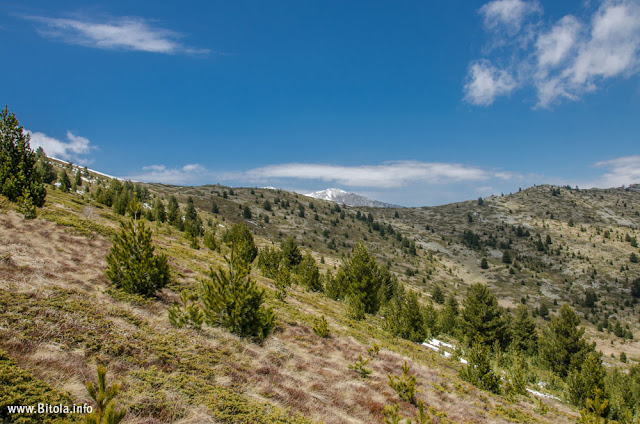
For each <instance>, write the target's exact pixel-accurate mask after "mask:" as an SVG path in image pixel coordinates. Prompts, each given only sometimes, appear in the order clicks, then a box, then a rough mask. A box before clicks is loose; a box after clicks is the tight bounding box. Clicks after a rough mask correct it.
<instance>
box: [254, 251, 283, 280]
mask: <svg viewBox="0 0 640 424" xmlns="http://www.w3.org/2000/svg"><path fill="white" fill-rule="evenodd" d="M281 262H282V266H284V267H285V268H288V267H287V264H286V262H283V257H282V252H281V251H280V250H278V249H276V248H271V247H269V246H265V247H264V248H262V249H261V250H260V254H259V255H258V268H260V271H262V275H264V276H265V277H267V278H271V279H274V278H276V276H277V275H278V271H279V268H280V266H281Z"/></svg>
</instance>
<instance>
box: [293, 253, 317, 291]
mask: <svg viewBox="0 0 640 424" xmlns="http://www.w3.org/2000/svg"><path fill="white" fill-rule="evenodd" d="M296 270H297V273H298V277H299V281H300V284H302V285H303V286H305V287H306V288H307V290H310V291H314V292H321V291H323V288H322V281H320V271H319V270H318V265H316V260H315V259H313V256H311V254H310V253H307V254H305V255H304V257H303V258H302V261H301V262H300V263H299V264H298V266H297V268H296Z"/></svg>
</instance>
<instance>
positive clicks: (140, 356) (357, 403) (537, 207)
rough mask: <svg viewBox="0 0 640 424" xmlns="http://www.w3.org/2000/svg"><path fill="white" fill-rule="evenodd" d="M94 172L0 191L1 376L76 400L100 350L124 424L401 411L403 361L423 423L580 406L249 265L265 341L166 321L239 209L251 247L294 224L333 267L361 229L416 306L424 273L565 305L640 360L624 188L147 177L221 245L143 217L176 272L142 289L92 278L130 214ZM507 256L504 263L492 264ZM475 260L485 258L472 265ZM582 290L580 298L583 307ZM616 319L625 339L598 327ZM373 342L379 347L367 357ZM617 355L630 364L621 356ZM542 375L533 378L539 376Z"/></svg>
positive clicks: (633, 207)
mask: <svg viewBox="0 0 640 424" xmlns="http://www.w3.org/2000/svg"><path fill="white" fill-rule="evenodd" d="M56 166H57V167H58V168H57V169H61V168H62V166H63V164H60V163H57V164H56ZM74 174H75V169H74V170H69V175H70V177H73V175H74ZM109 183H110V181H109V179H108V178H105V177H101V176H99V175H97V174H90V175H88V176H87V177H86V178H85V180H84V182H83V185H82V186H81V187H78V191H77V192H75V193H63V192H61V191H60V190H58V189H56V188H55V187H54V186H48V189H47V191H48V194H47V201H46V204H45V206H44V207H43V208H42V209H41V210H39V211H38V218H36V219H34V220H25V219H24V218H23V217H22V216H21V215H19V214H18V213H16V211H15V208H14V205H12V204H10V203H9V202H7V201H4V202H2V203H1V208H2V213H1V214H0V240H2V243H0V350H2V351H3V352H6V354H5V353H2V354H0V355H4V356H0V357H1V358H5V357H6V358H7V359H8V358H10V361H11V362H10V367H11V368H12V369H15V370H16V371H14V372H20V373H26V374H28V375H29V376H32V377H31V378H33V379H35V380H34V381H37V382H38V383H37V384H46V385H48V386H49V387H51V388H53V389H54V390H55V391H56V392H58V393H60V396H68V397H69V398H71V399H73V400H74V402H75V403H83V402H88V401H89V396H88V393H87V391H86V389H85V387H84V382H85V381H87V380H93V379H95V365H96V364H97V363H100V364H105V365H107V367H108V369H109V376H110V377H109V379H110V380H111V379H114V380H119V381H121V382H122V394H121V395H120V397H119V402H120V404H122V405H124V406H126V407H127V408H128V410H129V413H128V415H127V417H126V418H125V422H128V423H156V422H157V423H160V422H180V423H206V422H211V423H218V422H224V423H227V422H228V423H244V422H266V423H270V422H300V423H304V422H325V423H344V422H347V423H348V422H352V423H357V422H362V423H370V422H383V419H384V417H383V411H384V409H385V406H387V405H399V411H400V413H401V414H402V415H404V416H407V417H414V416H415V414H416V413H417V408H416V406H415V405H414V404H411V403H408V402H405V401H401V400H400V399H399V397H398V395H397V394H396V392H394V390H393V389H392V388H391V387H390V386H389V384H388V377H387V375H388V374H391V375H399V374H401V372H402V370H401V367H402V365H403V363H404V362H405V361H406V362H407V363H408V364H410V369H411V373H412V374H413V375H415V376H416V379H417V388H418V391H417V395H416V397H417V399H418V400H420V401H422V402H423V403H424V405H426V408H427V410H428V411H429V413H430V415H431V416H432V418H433V422H443V423H444V422H556V423H563V422H573V421H575V419H576V417H577V416H578V409H577V408H575V407H573V406H570V405H568V404H567V403H565V402H564V401H563V400H560V399H563V393H562V391H563V386H562V384H560V383H557V382H554V380H553V378H552V377H550V376H549V375H548V374H546V373H545V372H544V371H542V370H539V369H538V368H535V367H534V368H533V369H532V372H531V373H530V375H529V378H528V381H527V384H528V386H529V388H531V389H535V390H537V391H542V392H545V393H547V394H549V395H552V396H556V397H558V398H560V399H554V398H552V397H542V396H538V395H534V394H529V395H527V396H499V395H494V394H491V393H489V392H486V391H483V390H480V389H478V388H476V387H474V386H472V385H470V384H468V383H466V382H464V381H462V380H461V379H460V378H459V377H458V372H459V370H460V369H461V368H462V367H463V365H462V364H461V363H460V361H459V360H458V358H457V354H456V352H453V353H454V355H453V356H450V357H448V358H447V357H445V356H443V355H441V354H439V353H436V352H434V351H433V350H431V349H428V348H426V347H424V346H421V345H419V344H416V343H413V342H410V341H407V340H403V339H400V338H396V337H393V336H392V335H391V334H389V333H388V332H387V331H386V330H385V329H384V328H385V323H384V318H383V317H381V316H379V315H367V317H366V319H364V320H361V321H355V320H352V319H350V318H348V314H347V305H346V304H345V303H343V302H339V301H334V300H331V299H329V298H328V297H326V296H324V295H323V294H321V293H315V292H309V291H307V290H305V289H304V288H303V287H301V286H298V285H293V286H292V287H291V288H290V290H289V293H288V295H287V297H286V299H285V300H284V301H283V300H278V299H277V298H276V296H275V287H274V284H273V281H272V280H271V279H268V278H265V277H264V276H263V275H262V273H261V272H260V271H259V270H258V269H257V268H256V267H255V266H254V269H253V270H252V276H253V277H254V278H255V279H256V280H257V282H258V284H259V285H260V286H262V287H264V288H266V289H267V303H268V305H269V306H271V307H272V308H273V309H274V311H275V313H276V316H277V318H278V325H277V328H276V330H275V331H274V333H273V334H271V335H270V336H269V337H268V338H267V339H266V340H265V341H264V342H262V343H261V344H256V343H252V342H250V341H249V340H247V339H242V338H239V337H237V336H234V335H232V334H230V333H229V332H227V331H225V330H224V329H222V328H217V327H211V326H204V327H203V328H202V329H201V330H196V329H188V328H175V327H173V326H172V325H171V324H170V323H169V320H168V317H167V316H168V312H167V311H168V308H169V307H170V306H171V305H172V304H173V303H174V302H176V301H177V300H178V298H179V293H181V292H182V291H187V293H191V294H195V293H197V292H198V290H199V287H200V281H201V280H202V279H204V278H206V276H207V273H208V270H209V269H210V267H214V268H215V267H218V266H224V256H225V255H228V248H227V247H226V246H225V245H224V244H223V243H222V242H221V240H222V235H223V233H224V231H225V230H226V229H228V228H229V227H230V226H231V225H233V224H234V223H238V222H245V223H246V224H247V225H248V226H249V228H250V229H251V231H252V232H253V233H254V236H255V238H256V242H257V244H258V246H260V247H263V246H278V245H279V244H280V243H281V242H282V241H283V240H285V239H286V238H287V237H288V236H293V237H295V239H296V241H297V243H298V245H299V246H300V248H301V249H302V250H303V251H305V250H306V251H309V252H311V254H312V255H313V257H314V258H315V259H316V261H317V263H318V265H319V266H320V268H321V272H322V274H324V273H326V272H331V273H335V272H336V269H337V268H338V267H339V266H340V264H341V262H342V261H343V260H344V259H345V258H347V257H348V255H349V252H350V251H351V249H352V248H353V246H354V245H355V244H356V243H357V242H358V241H363V242H364V244H365V245H366V246H367V248H368V249H369V251H370V252H371V253H372V254H373V255H374V256H375V257H376V259H377V260H378V262H379V263H381V264H386V265H388V266H389V268H390V270H391V272H392V273H393V274H394V275H396V276H397V277H398V278H399V280H400V281H401V282H402V283H403V284H405V285H406V287H408V288H409V289H410V290H412V291H415V292H416V293H418V294H419V299H420V302H422V303H423V304H424V305H427V304H431V296H432V293H433V292H434V288H435V287H436V286H437V287H440V288H441V290H442V291H443V292H444V293H445V294H453V295H455V296H456V297H457V298H458V299H459V301H460V302H462V300H463V298H464V295H465V293H466V288H467V287H468V286H469V285H470V284H472V283H475V282H482V283H485V284H487V285H488V286H489V287H490V288H491V290H492V291H493V292H494V293H496V294H497V295H498V298H499V300H500V304H501V305H502V306H504V307H507V308H511V309H512V308H513V307H515V306H516V305H518V304H520V303H525V304H526V305H527V306H528V307H529V308H530V309H531V311H534V310H536V311H537V312H538V317H537V321H538V324H539V326H543V325H545V324H546V322H547V321H546V316H545V313H544V312H542V313H541V312H540V309H543V310H544V309H545V308H542V306H543V304H544V306H545V307H546V308H548V309H549V310H550V313H551V314H552V315H553V314H554V313H555V311H556V310H557V308H558V307H559V305H561V304H562V303H565V302H569V303H571V304H572V305H573V306H574V308H575V309H576V310H577V311H578V312H579V313H580V314H581V316H582V317H583V318H584V319H583V320H582V325H583V326H585V327H586V328H587V334H588V336H589V337H590V338H591V339H593V340H595V341H596V342H597V343H598V349H599V350H601V351H602V352H603V353H604V360H605V361H606V362H607V363H608V364H609V365H611V366H615V367H621V368H627V367H630V366H632V365H633V364H634V363H637V362H638V361H640V345H639V344H638V341H637V340H638V338H640V331H638V328H639V320H638V318H639V317H640V314H639V308H640V307H639V306H638V302H637V300H634V299H633V298H632V296H631V295H630V286H631V282H632V281H633V280H634V279H635V278H637V277H638V276H639V275H640V264H638V263H633V262H630V260H629V259H630V255H631V253H636V254H638V253H639V251H638V248H637V245H636V246H635V247H634V246H633V242H632V240H637V238H638V228H639V227H640V216H638V211H640V193H639V192H638V191H634V190H623V189H612V190H570V189H567V188H556V187H549V186H539V187H533V188H530V189H527V190H523V191H521V192H519V193H516V194H513V195H509V196H504V197H491V198H487V199H484V202H480V203H483V204H482V205H480V204H479V202H478V201H475V200H474V201H469V202H462V203H458V204H451V205H446V206H441V207H434V208H402V209H372V208H347V207H344V206H343V205H335V204H333V203H331V202H326V201H319V200H315V199H310V198H306V197H304V196H302V195H298V194H295V193H289V192H285V191H279V190H270V189H257V188H254V189H252V188H233V189H230V188H228V187H222V186H202V187H177V186H166V185H159V184H144V185H140V188H142V189H146V190H145V193H144V195H145V196H147V195H148V198H147V199H141V200H144V201H146V203H147V204H148V205H149V206H151V205H152V204H153V202H154V200H155V199H162V200H163V202H164V203H165V204H166V203H167V200H168V198H169V196H171V195H174V196H176V198H177V200H178V202H179V203H180V205H181V206H182V207H183V208H184V206H185V204H186V201H187V198H188V197H191V198H192V199H193V201H194V205H195V206H196V209H197V212H198V214H199V216H200V217H201V219H202V221H203V223H204V225H205V226H206V227H207V228H210V229H214V228H215V229H216V239H217V240H218V244H219V245H220V246H221V247H220V248H219V249H218V250H211V249H207V248H206V247H204V246H203V243H202V241H198V245H199V249H195V248H193V246H192V241H190V240H188V239H187V237H185V235H184V233H183V232H182V231H179V230H177V229H176V228H174V227H172V226H171V225H169V224H168V223H159V222H151V223H150V226H151V228H152V231H153V240H154V243H155V244H156V246H157V247H156V249H157V251H159V252H162V253H165V254H166V255H167V256H168V258H169V263H170V266H171V268H172V271H173V274H174V279H173V282H172V283H171V284H170V285H169V286H168V287H166V288H164V289H163V290H162V291H161V292H160V293H159V294H158V295H157V297H153V298H149V299H147V298H143V297H140V296H136V295H130V294H126V293H123V292H121V291H119V290H117V289H115V288H113V287H112V286H111V285H110V282H109V281H108V280H107V278H106V277H105V270H106V262H105V256H106V254H107V252H108V251H109V248H110V246H111V240H112V236H113V235H114V234H115V233H116V232H117V231H118V228H119V222H120V221H122V220H125V219H128V218H126V217H125V216H121V215H119V214H117V213H115V212H114V208H113V207H108V206H106V205H104V204H102V203H100V202H98V201H96V197H97V196H96V191H97V189H98V187H99V186H102V188H103V189H106V188H107V187H108V185H109ZM267 201H268V205H267V204H266V202H267ZM214 202H215V204H216V207H217V212H216V213H214V212H213V211H212V209H213V204H214ZM247 210H248V211H249V212H250V215H251V217H250V218H249V217H248V215H249V214H248V213H247ZM381 228H382V229H383V230H382V231H381V230H380V229H381ZM518 228H520V229H518ZM465 231H466V232H467V233H466V236H465ZM469 232H471V233H472V234H473V235H472V236H471V235H469V234H470V233H469ZM527 234H528V235H527ZM547 236H549V237H550V239H551V243H550V244H548V243H547ZM627 236H628V237H627ZM539 239H540V240H542V248H540V243H538V240H539ZM505 251H507V252H509V254H510V256H511V258H512V261H511V263H510V264H506V263H504V262H503V254H504V252H505ZM483 258H486V260H487V263H488V269H482V268H481V266H480V264H481V260H482V259H483ZM588 291H593V293H594V294H595V300H593V299H592V298H590V299H589V301H587V302H585V300H586V299H585V297H586V294H587V292H588ZM435 308H436V309H440V308H441V306H440V305H438V304H436V305H435ZM540 314H542V316H540ZM321 316H325V317H326V318H327V320H328V323H329V328H330V337H329V338H326V339H325V338H321V337H319V336H317V335H316V334H314V332H313V331H312V327H313V325H314V324H315V323H316V322H317V320H318V319H319V318H320V317H321ZM618 322H619V323H620V325H621V327H622V328H623V330H624V333H625V334H624V335H623V336H622V337H620V336H617V335H616V334H615V331H613V330H614V329H615V323H618ZM605 323H606V326H603V324H605ZM598 328H600V329H601V330H602V331H599V330H598ZM608 329H610V330H611V332H609V331H608ZM630 335H631V336H633V340H631V339H630V337H629V336H630ZM441 338H442V337H441ZM444 338H445V339H446V340H448V341H450V342H453V343H454V344H455V345H457V346H458V345H460V343H459V341H457V340H455V339H452V338H447V337H444ZM374 345H378V346H380V350H379V353H378V354H375V353H373V349H371V348H372V347H373V346H374ZM621 352H625V354H626V356H627V358H628V362H627V363H622V362H621V361H620V360H619V356H620V353H621ZM457 353H458V354H459V353H460V352H457ZM612 355H614V356H615V358H614V357H612ZM360 356H361V357H363V358H368V359H369V363H368V365H367V366H366V367H367V368H369V369H371V375H370V376H369V377H368V378H362V377H360V375H358V374H357V373H356V372H354V371H352V370H351V369H350V368H349V366H350V365H352V364H354V363H355V362H356V361H357V360H358V358H359V357H360ZM540 381H543V382H545V383H547V385H546V387H545V388H544V389H541V388H540V386H539V385H538V384H537V383H538V382H540ZM35 384H36V383H34V385H35ZM3 396H4V397H0V398H1V399H2V401H3V402H0V403H2V405H5V404H11V403H6V402H7V400H6V398H7V397H9V398H10V396H11V395H10V394H9V395H6V394H4V392H3ZM34 396H36V397H37V396H39V395H38V394H37V393H36V395H34ZM8 401H11V399H9V400H8ZM16 402H17V401H16ZM77 418H78V417H73V416H71V417H66V418H64V417H63V418H55V419H56V420H57V419H60V420H62V419H70V420H73V419H77ZM30 419H37V417H30Z"/></svg>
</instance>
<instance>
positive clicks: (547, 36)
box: [464, 0, 640, 108]
mask: <svg viewBox="0 0 640 424" xmlns="http://www.w3.org/2000/svg"><path fill="white" fill-rule="evenodd" d="M541 11H542V9H541V8H540V6H539V4H538V3H537V2H525V1H522V0H499V1H493V2H490V3H488V4H486V5H485V6H483V7H482V8H481V9H480V12H481V13H482V14H483V15H484V16H485V26H486V27H487V29H488V30H490V31H492V33H493V34H494V35H495V34H496V33H498V34H499V36H501V37H503V38H504V39H505V40H507V39H508V40H509V42H506V41H505V43H504V45H506V46H508V47H509V49H508V51H504V49H503V50H501V51H498V52H496V51H495V50H492V52H494V53H495V55H494V56H493V57H491V58H484V59H482V60H480V61H474V62H473V63H472V64H471V66H470V67H469V70H468V73H467V82H466V83H465V86H464V93H465V95H464V99H465V100H466V101H467V102H469V103H471V104H474V105H483V106H487V105H490V104H492V103H493V102H494V101H495V99H496V98H498V97H500V96H503V95H506V94H509V93H511V92H512V91H513V90H515V89H516V88H520V87H523V88H526V87H533V88H534V89H535V91H536V93H537V104H536V106H537V107H543V108H548V107H551V106H552V105H554V104H555V103H557V102H559V101H560V100H562V99H568V100H578V99H580V98H581V97H582V96H583V95H584V94H586V93H589V92H593V91H595V90H597V88H598V86H599V85H601V84H602V82H603V81H605V80H607V79H610V78H615V77H620V76H623V77H628V76H631V75H634V74H637V73H638V72H639V71H640V2H639V1H638V0H604V1H602V2H601V3H600V5H599V6H598V7H597V9H595V10H594V11H593V12H592V14H591V16H590V19H580V18H578V17H576V16H573V15H566V16H564V17H562V18H561V19H559V20H557V21H556V22H553V23H550V24H546V23H545V22H543V21H542V20H541V19H538V20H537V21H535V22H532V23H531V24H530V25H528V26H527V30H526V31H525V30H524V29H521V28H522V22H523V21H524V20H525V19H530V18H531V17H532V15H533V12H540V13H541ZM501 27H504V28H503V29H502V30H501V29H500V28H501ZM494 62H497V63H506V65H502V66H498V65H495V64H494ZM506 76H513V81H511V80H509V79H507V80H504V78H506ZM503 81H507V82H510V83H509V84H504V83H502V84H500V83H501V82H503ZM500 87H502V89H500Z"/></svg>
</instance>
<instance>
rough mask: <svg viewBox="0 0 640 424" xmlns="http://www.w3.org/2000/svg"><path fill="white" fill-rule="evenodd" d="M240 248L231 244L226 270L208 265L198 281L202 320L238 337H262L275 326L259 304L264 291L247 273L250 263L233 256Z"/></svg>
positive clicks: (272, 316) (270, 314)
mask: <svg viewBox="0 0 640 424" xmlns="http://www.w3.org/2000/svg"><path fill="white" fill-rule="evenodd" d="M241 251H242V249H235V248H233V247H232V249H231V259H227V270H224V269H222V268H218V269H217V270H213V269H211V270H210V271H209V278H208V280H206V281H203V282H202V292H201V299H202V304H203V306H204V314H205V320H206V322H207V323H208V324H209V325H217V326H221V327H224V328H226V329H227V330H229V331H230V332H232V333H234V334H236V335H238V336H240V337H251V338H254V339H256V340H263V339H264V338H265V337H267V336H268V335H269V333H270V332H271V331H272V330H273V327H274V326H275V315H274V314H273V311H272V310H271V308H265V307H264V306H263V305H262V304H263V303H264V295H265V292H264V290H263V289H261V288H259V287H258V286H257V285H256V283H255V281H254V280H253V279H252V278H251V277H250V276H249V272H250V270H251V267H250V263H248V262H245V261H244V260H242V259H238V258H236V255H238V254H240V253H239V252H241Z"/></svg>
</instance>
